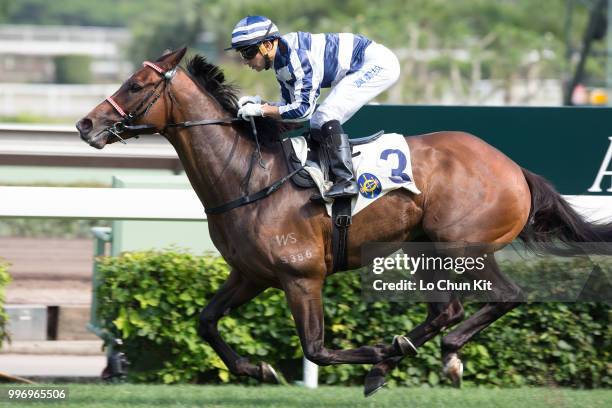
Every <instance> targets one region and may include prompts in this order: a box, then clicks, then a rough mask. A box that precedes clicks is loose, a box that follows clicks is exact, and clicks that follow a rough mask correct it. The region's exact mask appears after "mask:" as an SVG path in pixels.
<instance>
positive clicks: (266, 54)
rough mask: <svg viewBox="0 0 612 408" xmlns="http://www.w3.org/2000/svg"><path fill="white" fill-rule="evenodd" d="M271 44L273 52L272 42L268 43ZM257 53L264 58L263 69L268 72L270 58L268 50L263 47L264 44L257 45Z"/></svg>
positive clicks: (270, 62)
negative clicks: (264, 64)
mask: <svg viewBox="0 0 612 408" xmlns="http://www.w3.org/2000/svg"><path fill="white" fill-rule="evenodd" d="M270 43H271V44H272V51H274V42H270ZM259 52H260V53H261V55H262V56H263V57H264V61H265V62H266V66H265V68H266V69H267V70H268V69H270V68H271V67H272V57H271V56H270V50H268V48H267V47H266V46H265V45H264V43H263V42H262V43H260V44H259Z"/></svg>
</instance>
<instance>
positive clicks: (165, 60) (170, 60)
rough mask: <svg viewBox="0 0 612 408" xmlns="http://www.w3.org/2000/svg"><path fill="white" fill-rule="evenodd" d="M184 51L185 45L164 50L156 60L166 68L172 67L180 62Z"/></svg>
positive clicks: (185, 49) (185, 50)
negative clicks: (173, 49) (176, 48)
mask: <svg viewBox="0 0 612 408" xmlns="http://www.w3.org/2000/svg"><path fill="white" fill-rule="evenodd" d="M186 52H187V47H183V48H179V49H178V50H175V51H169V50H166V51H164V54H163V55H162V56H161V57H160V58H159V59H158V61H159V62H161V63H162V65H164V67H165V68H166V69H173V68H174V67H176V66H177V65H178V64H179V62H181V60H182V59H183V57H184V56H185V53H186Z"/></svg>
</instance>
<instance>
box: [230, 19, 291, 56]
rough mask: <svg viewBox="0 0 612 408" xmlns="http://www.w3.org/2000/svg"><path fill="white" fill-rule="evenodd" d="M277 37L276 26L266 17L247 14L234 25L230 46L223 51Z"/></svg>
mask: <svg viewBox="0 0 612 408" xmlns="http://www.w3.org/2000/svg"><path fill="white" fill-rule="evenodd" d="M278 37H280V33H279V32H278V27H276V24H274V23H273V22H272V20H270V19H269V18H268V17H264V16H247V17H245V18H243V19H242V20H240V21H239V22H238V24H236V26H235V27H234V31H232V46H231V47H228V48H226V49H225V51H227V50H231V49H236V48H242V47H248V46H249V45H256V44H259V43H261V42H263V41H268V40H273V39H275V38H278Z"/></svg>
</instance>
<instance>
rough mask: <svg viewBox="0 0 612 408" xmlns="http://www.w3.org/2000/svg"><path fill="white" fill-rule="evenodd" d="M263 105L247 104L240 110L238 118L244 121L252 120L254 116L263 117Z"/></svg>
mask: <svg viewBox="0 0 612 408" xmlns="http://www.w3.org/2000/svg"><path fill="white" fill-rule="evenodd" d="M262 106H263V105H261V104H259V103H247V104H246V105H244V106H243V107H242V108H240V109H238V117H239V118H242V119H244V120H250V118H251V117H252V116H263V110H262V109H261V107H262Z"/></svg>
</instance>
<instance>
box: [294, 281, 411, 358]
mask: <svg viewBox="0 0 612 408" xmlns="http://www.w3.org/2000/svg"><path fill="white" fill-rule="evenodd" d="M322 284H323V280H322V279H314V278H313V279H305V278H287V279H286V280H285V282H283V289H284V291H285V295H286V297H287V302H288V303H289V307H290V308H291V314H292V315H293V319H294V320H295V325H296V328H297V332H298V335H299V337H300V342H301V344H302V350H303V351H304V356H305V357H306V358H307V359H308V360H310V361H312V362H313V363H316V364H318V365H330V364H345V363H346V364H368V363H369V364H375V363H378V362H380V361H383V360H384V359H386V358H389V357H392V356H397V355H400V354H401V351H400V350H398V348H397V347H396V346H386V345H382V344H381V345H376V346H362V347H358V348H355V349H346V350H331V349H328V348H325V345H324V342H323V340H324V339H323V337H324V332H325V330H324V323H323V302H322V300H321V289H322Z"/></svg>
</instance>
